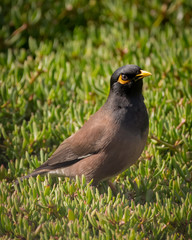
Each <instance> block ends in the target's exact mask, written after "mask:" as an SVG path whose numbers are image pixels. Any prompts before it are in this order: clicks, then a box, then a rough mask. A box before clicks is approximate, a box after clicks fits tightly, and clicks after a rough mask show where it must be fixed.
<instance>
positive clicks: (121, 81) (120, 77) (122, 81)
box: [117, 75, 130, 84]
mask: <svg viewBox="0 0 192 240" xmlns="http://www.w3.org/2000/svg"><path fill="white" fill-rule="evenodd" d="M117 82H119V83H121V84H126V83H128V82H130V80H123V79H122V76H121V75H120V76H119V78H118V80H117Z"/></svg>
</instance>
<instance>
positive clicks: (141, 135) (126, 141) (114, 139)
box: [20, 64, 152, 185]
mask: <svg viewBox="0 0 192 240" xmlns="http://www.w3.org/2000/svg"><path fill="white" fill-rule="evenodd" d="M150 75H152V74H151V73H150V72H147V71H144V70H142V69H141V68H140V67H139V66H137V65H133V64H128V65H125V66H122V67H120V68H118V69H117V70H116V71H115V72H114V73H113V74H112V76H111V78H110V91H109V95H108V98H107V100H106V102H105V103H104V105H103V106H102V107H101V108H100V109H99V110H98V111H97V112H96V113H94V114H93V115H92V116H91V117H90V118H89V120H88V121H86V122H85V123H84V125H83V126H82V127H81V128H80V129H79V130H78V131H77V132H76V133H75V134H73V135H71V136H70V137H69V138H67V139H65V140H64V141H63V142H62V143H61V144H60V145H59V147H58V148H57V149H56V151H55V152H54V153H53V154H52V156H51V157H50V158H48V160H47V161H45V162H44V163H43V164H42V165H41V166H40V167H38V168H37V169H35V170H34V171H33V172H32V173H30V174H28V175H27V176H24V177H21V178H20V180H23V179H24V178H29V177H35V176H37V175H46V174H50V175H53V176H58V177H61V176H65V177H69V178H75V177H76V176H78V177H80V178H81V176H82V175H84V176H85V178H86V181H87V182H91V181H92V185H97V184H98V183H99V182H101V181H104V180H108V179H111V178H112V177H114V176H117V175H118V174H120V173H121V172H123V171H125V170H126V169H127V168H128V167H130V166H131V165H132V164H134V163H135V162H136V161H137V160H138V158H139V157H140V155H141V153H142V151H143V149H144V147H145V145H146V142H147V137H148V131H149V117H148V113H147V109H146V106H145V103H144V97H143V95H142V88H143V78H144V77H148V76H150Z"/></svg>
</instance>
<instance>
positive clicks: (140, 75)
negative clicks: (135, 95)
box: [136, 70, 152, 79]
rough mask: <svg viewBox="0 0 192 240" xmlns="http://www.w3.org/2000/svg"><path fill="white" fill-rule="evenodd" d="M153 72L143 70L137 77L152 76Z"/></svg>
mask: <svg viewBox="0 0 192 240" xmlns="http://www.w3.org/2000/svg"><path fill="white" fill-rule="evenodd" d="M151 75H152V74H151V73H150V72H147V71H144V70H141V73H139V74H137V75H136V77H139V79H141V78H144V77H148V76H151Z"/></svg>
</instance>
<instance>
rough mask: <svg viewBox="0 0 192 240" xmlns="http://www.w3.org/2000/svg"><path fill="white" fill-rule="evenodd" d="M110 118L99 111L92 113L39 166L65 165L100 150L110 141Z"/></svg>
mask: <svg viewBox="0 0 192 240" xmlns="http://www.w3.org/2000/svg"><path fill="white" fill-rule="evenodd" d="M110 125H111V118H110V117H109V116H106V115H104V114H102V112H100V114H99V115H98V112H97V113H96V114H94V115H93V116H92V117H91V118H90V119H89V121H87V122H86V123H85V124H84V126H83V127H82V128H81V129H80V130H79V131H78V132H76V133H75V134H74V135H72V136H71V137H69V138H67V139H66V140H65V141H64V142H62V143H61V144H60V146H59V147H58V148H57V150H56V151H55V152H54V153H53V155H52V156H51V157H50V158H49V159H48V160H47V161H46V162H45V163H44V164H43V165H42V166H40V168H41V167H44V166H45V167H48V166H49V167H51V168H52V169H55V168H60V167H67V166H70V165H72V164H74V163H75V162H78V161H80V160H82V159H84V158H86V157H89V156H91V155H93V154H97V153H98V152H100V151H101V150H102V149H103V148H105V146H106V145H107V144H108V141H110V135H111V133H112V132H113V130H114V129H111V127H110Z"/></svg>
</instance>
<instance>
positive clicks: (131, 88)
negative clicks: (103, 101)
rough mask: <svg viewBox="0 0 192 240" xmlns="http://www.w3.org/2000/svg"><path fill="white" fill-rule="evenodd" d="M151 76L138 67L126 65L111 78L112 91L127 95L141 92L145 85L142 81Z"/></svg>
mask: <svg viewBox="0 0 192 240" xmlns="http://www.w3.org/2000/svg"><path fill="white" fill-rule="evenodd" d="M150 75H151V73H150V72H147V71H144V70H142V69H141V68H140V67H138V66H137V65H125V66H123V67H120V68H118V69H117V70H116V71H115V72H114V73H113V75H112V76H111V89H112V90H116V91H121V92H122V91H125V92H127V93H128V92H130V93H131V92H132V93H133V92H135V91H136V92H137V91H138V92H140V91H141V90H142V85H143V81H142V79H143V78H144V77H147V76H150ZM139 90H140V91H139Z"/></svg>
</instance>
